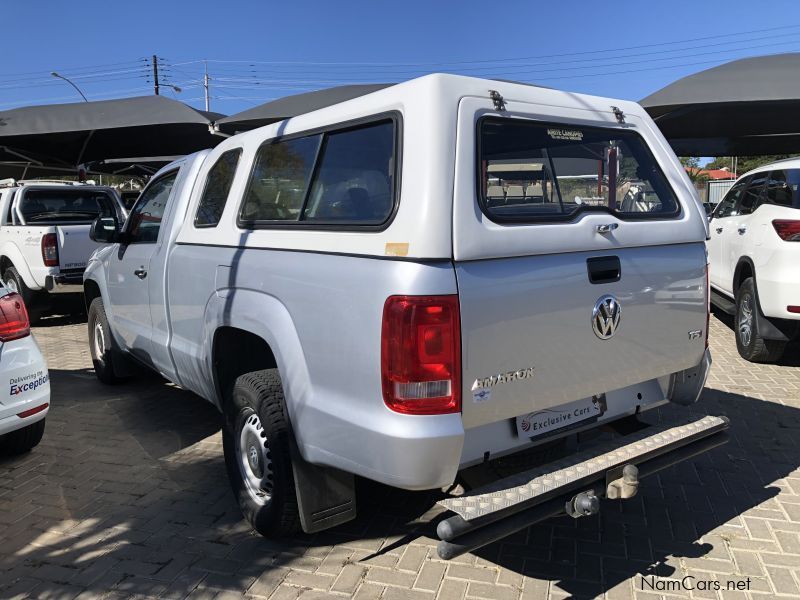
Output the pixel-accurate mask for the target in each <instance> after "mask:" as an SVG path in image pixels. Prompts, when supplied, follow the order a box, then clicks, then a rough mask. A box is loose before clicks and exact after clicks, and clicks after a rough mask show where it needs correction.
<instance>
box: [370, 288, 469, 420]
mask: <svg viewBox="0 0 800 600" xmlns="http://www.w3.org/2000/svg"><path fill="white" fill-rule="evenodd" d="M381 377H382V382H383V399H384V402H386V405H387V406H388V407H389V408H391V409H392V410H394V411H396V412H399V413H405V414H413V415H434V414H446V413H456V412H459V411H460V410H461V323H460V318H459V307H458V296H456V295H452V296H391V297H389V298H388V299H387V300H386V304H384V306H383V330H382V332H381Z"/></svg>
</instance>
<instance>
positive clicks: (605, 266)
mask: <svg viewBox="0 0 800 600" xmlns="http://www.w3.org/2000/svg"><path fill="white" fill-rule="evenodd" d="M586 268H587V270H588V271H589V282H590V283H611V282H613V281H619V278H620V277H621V275H622V272H621V270H620V266H619V257H618V256H595V257H594V258H588V259H586Z"/></svg>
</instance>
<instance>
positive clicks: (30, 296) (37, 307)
mask: <svg viewBox="0 0 800 600" xmlns="http://www.w3.org/2000/svg"><path fill="white" fill-rule="evenodd" d="M3 285H5V286H6V287H7V288H8V289H9V290H11V291H12V292H17V293H18V294H19V295H20V296H22V301H23V302H24V303H25V308H26V309H27V310H28V319H29V320H30V322H31V325H35V324H36V323H37V322H38V321H39V319H41V317H42V312H43V308H44V307H43V304H44V300H45V298H43V296H44V294H42V293H41V292H37V291H34V290H32V289H31V288H29V287H28V286H27V285H25V280H24V279H22V276H21V275H20V274H19V271H17V269H16V268H15V267H8V268H7V269H6V270H5V271H4V272H3Z"/></svg>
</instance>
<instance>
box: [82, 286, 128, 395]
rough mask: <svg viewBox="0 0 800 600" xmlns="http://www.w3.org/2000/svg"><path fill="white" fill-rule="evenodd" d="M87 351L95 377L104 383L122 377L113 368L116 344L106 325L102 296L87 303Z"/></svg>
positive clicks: (118, 380)
mask: <svg viewBox="0 0 800 600" xmlns="http://www.w3.org/2000/svg"><path fill="white" fill-rule="evenodd" d="M88 323H89V351H90V352H91V355H92V364H93V365H94V373H95V375H97V378H98V379H99V380H100V381H102V382H103V383H106V384H113V383H119V382H120V381H122V380H123V379H124V378H123V377H120V376H119V375H118V374H117V373H116V371H115V370H114V360H113V357H114V352H116V351H117V350H116V346H115V344H114V338H113V337H112V335H111V327H110V326H109V325H108V318H107V317H106V309H105V307H104V306H103V299H102V298H95V299H94V300H92V303H91V304H90V305H89V317H88Z"/></svg>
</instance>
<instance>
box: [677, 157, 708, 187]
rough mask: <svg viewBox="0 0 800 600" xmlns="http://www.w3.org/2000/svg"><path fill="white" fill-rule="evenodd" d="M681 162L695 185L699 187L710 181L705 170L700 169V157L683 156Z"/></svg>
mask: <svg viewBox="0 0 800 600" xmlns="http://www.w3.org/2000/svg"><path fill="white" fill-rule="evenodd" d="M679 160H680V161H681V164H682V165H683V168H684V169H685V170H686V174H687V175H688V176H689V180H690V181H691V182H692V183H693V184H695V185H697V184H700V183H705V182H706V181H708V175H706V174H705V173H703V169H701V168H700V159H699V158H698V157H696V156H681V157H680V158H679Z"/></svg>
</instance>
